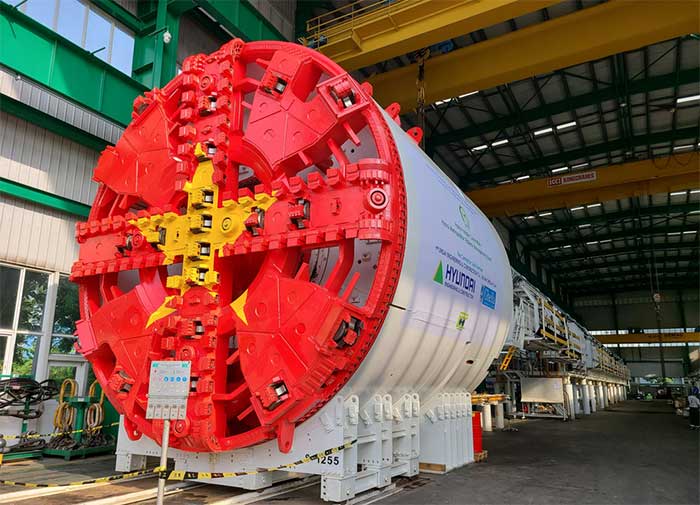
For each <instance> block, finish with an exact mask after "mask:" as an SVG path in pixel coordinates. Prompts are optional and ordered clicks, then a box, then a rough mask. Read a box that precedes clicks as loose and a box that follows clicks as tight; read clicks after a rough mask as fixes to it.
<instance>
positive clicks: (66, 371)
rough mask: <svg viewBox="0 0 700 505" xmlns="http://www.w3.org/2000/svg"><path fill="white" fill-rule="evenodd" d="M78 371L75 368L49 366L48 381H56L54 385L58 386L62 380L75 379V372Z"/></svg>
mask: <svg viewBox="0 0 700 505" xmlns="http://www.w3.org/2000/svg"><path fill="white" fill-rule="evenodd" d="M77 370H78V367H76V366H70V365H68V366H62V365H57V366H50V367H49V379H53V380H55V381H56V384H58V385H59V386H60V385H61V384H62V383H63V381H64V380H66V379H75V376H76V372H77Z"/></svg>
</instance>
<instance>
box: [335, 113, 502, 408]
mask: <svg viewBox="0 0 700 505" xmlns="http://www.w3.org/2000/svg"><path fill="white" fill-rule="evenodd" d="M385 119H386V121H387V123H388V124H389V126H390V130H391V133H392V135H393V137H394V142H395V144H396V147H397V148H398V151H399V156H400V160H401V166H402V170H403V176H404V180H405V184H406V196H407V198H406V199H407V205H408V209H407V211H408V212H407V234H406V249H405V253H404V258H403V265H402V269H401V275H400V280H399V284H398V287H397V290H396V293H395V295H394V299H393V302H392V304H391V307H390V309H389V312H388V314H387V317H386V320H385V321H384V325H383V327H382V330H381V332H380V333H379V335H378V337H377V339H376V340H375V342H374V344H373V346H372V349H371V350H370V352H369V354H368V355H367V357H366V358H365V360H364V361H363V363H362V365H360V368H359V369H358V370H357V372H356V373H355V375H354V376H353V377H352V378H351V379H350V381H349V383H348V385H347V386H346V388H347V389H348V390H349V391H351V392H352V393H353V394H357V395H359V396H360V398H361V399H362V400H364V399H366V398H369V397H371V395H373V394H376V393H389V394H391V395H392V397H393V398H398V397H400V395H402V394H406V393H417V394H418V395H419V397H420V398H421V405H422V406H423V407H424V408H425V407H428V406H429V405H430V400H431V399H432V398H434V396H435V395H437V394H439V393H445V392H471V391H472V390H473V389H474V388H476V387H477V386H478V385H479V383H480V382H481V381H482V380H483V379H484V377H485V376H486V374H487V370H488V368H489V366H490V365H491V363H492V361H493V359H494V358H496V357H497V356H498V354H499V352H500V351H501V349H502V347H503V343H504V341H505V339H506V336H507V335H508V331H509V328H510V324H511V320H512V312H513V285H512V276H511V269H510V264H509V261H508V256H507V254H506V251H505V248H504V246H503V243H502V241H501V238H500V237H499V235H498V232H497V231H496V229H495V228H494V227H493V225H492V224H491V222H490V221H489V219H488V218H487V217H486V216H485V215H484V214H483V212H481V210H479V208H478V207H477V206H476V205H475V204H474V203H472V202H471V200H469V199H468V198H467V197H466V195H465V194H464V193H463V192H462V191H461V190H460V189H459V188H458V187H457V186H456V185H455V184H454V183H453V182H452V181H451V180H450V179H449V178H448V177H447V176H446V175H445V174H444V172H443V171H442V170H440V168H439V167H438V166H437V165H436V164H435V163H434V162H433V161H432V160H431V159H430V158H429V157H428V156H427V155H426V154H425V153H424V152H423V150H422V149H421V148H420V147H419V146H418V145H417V144H416V142H415V141H414V139H413V138H411V137H410V136H409V135H408V134H406V133H405V132H404V131H403V130H402V129H401V127H400V126H399V125H397V124H396V122H395V121H394V120H393V119H392V118H390V117H389V116H388V115H386V114H385ZM361 403H362V402H361Z"/></svg>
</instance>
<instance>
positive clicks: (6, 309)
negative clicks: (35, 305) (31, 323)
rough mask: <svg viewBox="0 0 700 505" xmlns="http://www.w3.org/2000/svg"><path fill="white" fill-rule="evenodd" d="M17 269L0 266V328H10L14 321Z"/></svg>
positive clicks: (17, 282) (17, 280) (17, 284)
mask: <svg viewBox="0 0 700 505" xmlns="http://www.w3.org/2000/svg"><path fill="white" fill-rule="evenodd" d="M19 274H20V270H19V268H12V267H8V266H5V265H0V286H1V287H2V289H0V328H12V326H13V324H14V319H15V304H16V301H17V288H19Z"/></svg>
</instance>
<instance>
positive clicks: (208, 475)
mask: <svg viewBox="0 0 700 505" xmlns="http://www.w3.org/2000/svg"><path fill="white" fill-rule="evenodd" d="M356 442H357V440H353V441H351V442H345V443H344V444H343V445H340V446H338V447H333V448H332V449H326V450H325V451H321V452H317V453H316V454H307V455H306V456H304V457H303V458H301V459H300V460H298V461H294V462H293V463H287V464H286V465H280V466H273V467H271V468H259V469H257V470H249V471H247V472H185V471H183V470H173V471H170V472H168V471H166V470H165V469H163V468H162V467H160V468H156V469H155V471H156V472H157V473H158V478H160V479H166V480H193V479H225V478H227V477H243V476H244V475H257V474H260V473H267V472H279V471H280V470H287V469H289V468H293V467H295V466H299V465H303V464H305V463H311V462H312V461H317V460H320V459H322V458H325V457H327V456H331V455H332V454H337V453H339V452H340V451H343V450H345V449H349V448H350V447H352V446H353V445H354V444H355V443H356Z"/></svg>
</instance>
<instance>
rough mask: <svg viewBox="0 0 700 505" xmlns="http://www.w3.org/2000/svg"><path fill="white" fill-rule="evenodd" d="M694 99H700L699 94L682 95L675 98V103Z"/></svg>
mask: <svg viewBox="0 0 700 505" xmlns="http://www.w3.org/2000/svg"><path fill="white" fill-rule="evenodd" d="M696 100H700V95H690V96H682V97H680V98H679V99H677V100H676V103H677V104H678V103H686V102H694V101H696Z"/></svg>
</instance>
